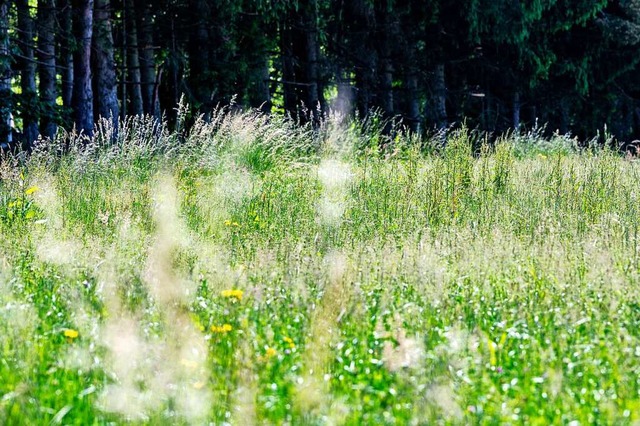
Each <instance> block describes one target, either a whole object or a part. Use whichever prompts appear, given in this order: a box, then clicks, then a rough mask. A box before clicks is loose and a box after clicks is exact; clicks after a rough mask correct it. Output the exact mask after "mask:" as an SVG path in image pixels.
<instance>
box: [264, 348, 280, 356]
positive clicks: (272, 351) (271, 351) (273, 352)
mask: <svg viewBox="0 0 640 426" xmlns="http://www.w3.org/2000/svg"><path fill="white" fill-rule="evenodd" d="M277 354H278V351H276V350H275V349H273V348H269V347H268V348H267V350H266V351H265V352H264V356H265V357H266V358H273V357H274V356H276V355H277Z"/></svg>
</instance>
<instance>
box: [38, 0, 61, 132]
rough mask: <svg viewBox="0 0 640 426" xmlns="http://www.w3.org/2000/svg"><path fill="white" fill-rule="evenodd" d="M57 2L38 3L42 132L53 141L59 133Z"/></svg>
mask: <svg viewBox="0 0 640 426" xmlns="http://www.w3.org/2000/svg"><path fill="white" fill-rule="evenodd" d="M56 20H57V13H56V0H40V1H39V2H38V62H39V63H38V72H39V75H40V102H41V103H42V114H41V116H40V132H41V133H42V135H43V136H45V137H47V138H50V139H53V137H54V136H55V134H56V131H57V125H56V122H57V119H56V115H57V114H56V110H57V105H56V98H57V96H58V90H57V87H56V46H55V30H56Z"/></svg>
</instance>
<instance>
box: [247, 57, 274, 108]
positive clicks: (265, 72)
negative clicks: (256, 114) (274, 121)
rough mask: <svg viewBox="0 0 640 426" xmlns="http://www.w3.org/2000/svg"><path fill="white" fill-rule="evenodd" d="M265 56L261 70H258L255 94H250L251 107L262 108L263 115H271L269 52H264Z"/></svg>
mask: <svg viewBox="0 0 640 426" xmlns="http://www.w3.org/2000/svg"><path fill="white" fill-rule="evenodd" d="M264 56H265V57H264V59H263V60H262V62H261V66H260V69H259V70H258V76H257V77H258V81H257V82H256V87H255V93H250V94H249V96H250V97H251V99H252V100H251V106H253V107H254V108H260V110H261V111H262V112H263V113H265V114H269V113H270V112H271V90H270V88H269V82H270V79H271V73H270V72H269V58H268V56H267V52H264Z"/></svg>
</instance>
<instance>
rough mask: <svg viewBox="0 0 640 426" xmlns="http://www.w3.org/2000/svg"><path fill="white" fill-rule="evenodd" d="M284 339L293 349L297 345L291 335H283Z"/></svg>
mask: <svg viewBox="0 0 640 426" xmlns="http://www.w3.org/2000/svg"><path fill="white" fill-rule="evenodd" d="M282 341H284V342H285V343H286V344H287V346H289V349H293V348H295V347H296V344H295V343H294V342H293V340H292V339H291V338H290V337H283V338H282Z"/></svg>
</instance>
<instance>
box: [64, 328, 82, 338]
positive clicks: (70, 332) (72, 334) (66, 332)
mask: <svg viewBox="0 0 640 426" xmlns="http://www.w3.org/2000/svg"><path fill="white" fill-rule="evenodd" d="M79 334H80V333H78V331H77V330H74V329H72V328H67V329H65V330H64V337H66V338H68V339H69V340H73V339H75V338H77V337H78V335H79Z"/></svg>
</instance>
